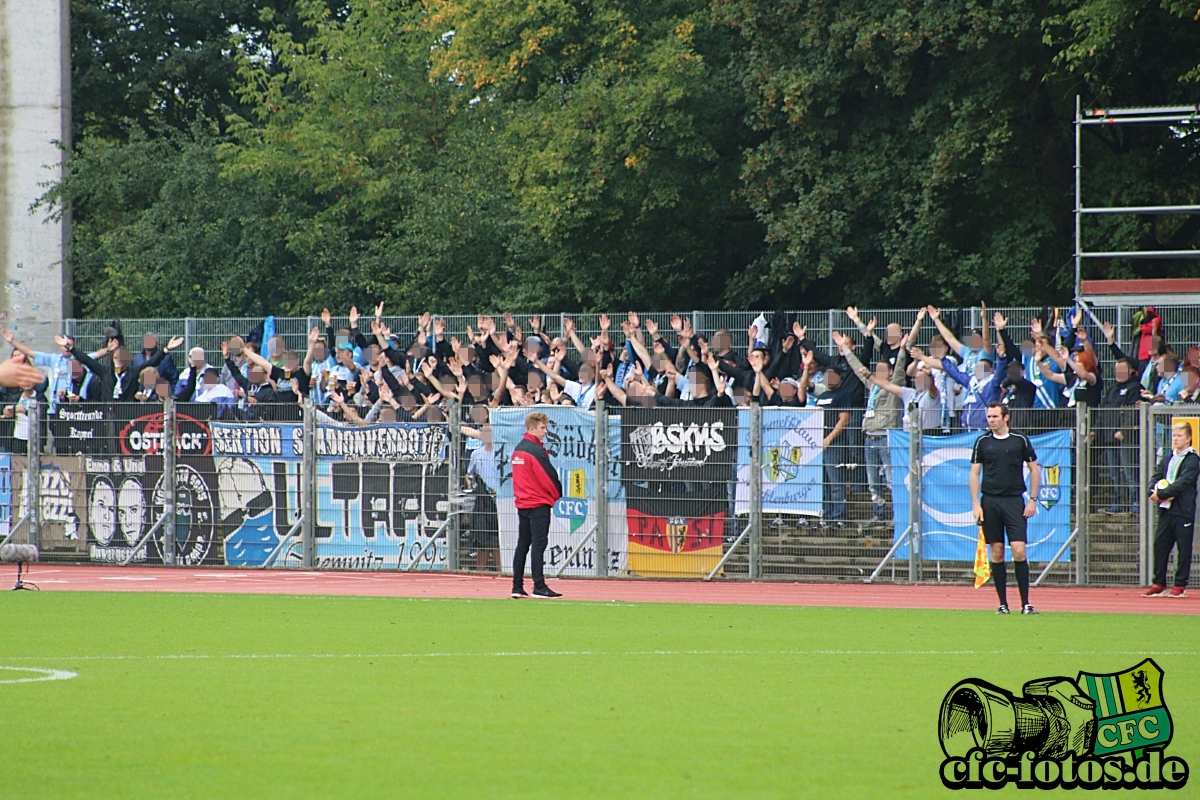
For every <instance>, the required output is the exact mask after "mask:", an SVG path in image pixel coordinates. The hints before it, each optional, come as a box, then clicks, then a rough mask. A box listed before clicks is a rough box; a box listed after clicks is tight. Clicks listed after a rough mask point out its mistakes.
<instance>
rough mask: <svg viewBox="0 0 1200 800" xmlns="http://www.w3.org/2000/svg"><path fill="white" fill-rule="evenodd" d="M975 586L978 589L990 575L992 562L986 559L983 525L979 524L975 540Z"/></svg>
mask: <svg viewBox="0 0 1200 800" xmlns="http://www.w3.org/2000/svg"><path fill="white" fill-rule="evenodd" d="M974 572H975V588H976V589H978V588H979V587H980V586H983V585H984V584H985V583H987V582H988V578H990V577H992V564H991V562H990V561H989V560H988V551H987V542H986V541H984V539H983V526H982V525H980V526H979V538H978V539H977V540H976V541H975V569H974Z"/></svg>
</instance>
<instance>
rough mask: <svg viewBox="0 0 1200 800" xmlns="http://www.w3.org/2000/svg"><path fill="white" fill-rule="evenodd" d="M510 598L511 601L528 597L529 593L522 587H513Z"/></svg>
mask: <svg viewBox="0 0 1200 800" xmlns="http://www.w3.org/2000/svg"><path fill="white" fill-rule="evenodd" d="M512 596H513V599H518V598H521V597H529V593H528V592H526V591H525V589H524V587H521V586H514V587H513V590H512Z"/></svg>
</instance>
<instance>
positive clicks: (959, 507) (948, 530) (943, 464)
mask: <svg viewBox="0 0 1200 800" xmlns="http://www.w3.org/2000/svg"><path fill="white" fill-rule="evenodd" d="M980 435H981V434H980V433H978V432H972V433H960V434H955V435H953V436H926V437H925V439H924V456H923V458H922V462H921V463H922V467H923V477H922V484H923V485H922V499H923V503H922V506H923V508H922V514H921V552H922V555H923V557H924V559H925V560H927V561H939V560H940V561H973V560H974V559H975V543H976V541H977V539H978V536H979V528H978V527H977V526H976V525H975V522H974V520H973V519H972V518H971V492H970V487H969V483H968V481H969V479H970V474H971V448H972V447H974V445H975V440H976V439H978V438H979V437H980ZM1072 436H1073V432H1072V431H1069V430H1063V431H1051V432H1049V433H1040V434H1037V435H1035V436H1030V437H1029V438H1030V441H1032V442H1033V449H1034V451H1035V452H1036V453H1037V463H1038V469H1040V470H1041V476H1040V477H1041V488H1040V490H1039V491H1038V498H1037V501H1038V503H1037V505H1038V508H1037V513H1036V514H1035V515H1034V517H1033V519H1031V520H1029V530H1028V545H1027V548H1028V549H1027V552H1028V558H1029V560H1030V561H1049V560H1050V559H1051V558H1053V557H1054V554H1055V553H1056V552H1058V548H1060V547H1062V545H1063V543H1064V542H1065V541H1066V540H1067V537H1068V536H1070V534H1071V503H1072V498H1071V469H1072V460H1071V459H1072V452H1073V447H1072V441H1071V440H1072ZM888 446H889V449H890V451H891V462H892V516H893V518H894V519H895V537H896V538H899V537H900V536H902V535H903V534H904V531H905V530H906V529H907V528H908V503H909V489H908V482H909V469H908V460H909V455H908V431H902V430H891V431H888ZM894 540H895V539H893V541H894ZM896 556H897V557H898V558H908V545H907V544H905V545H904V546H903V547H901V548H900V549H899V550H897V552H896ZM1069 558H1070V548H1068V549H1067V550H1066V551H1064V553H1063V556H1062V560H1067V559H1069Z"/></svg>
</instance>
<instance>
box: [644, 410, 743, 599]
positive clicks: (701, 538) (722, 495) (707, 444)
mask: <svg viewBox="0 0 1200 800" xmlns="http://www.w3.org/2000/svg"><path fill="white" fill-rule="evenodd" d="M737 464H738V417H737V412H736V411H734V410H733V409H710V408H625V409H622V410H621V482H622V484H623V486H624V489H625V500H626V504H627V506H626V507H627V519H628V525H629V544H628V547H629V560H628V569H629V572H630V573H632V574H635V575H642V576H646V577H697V576H704V575H707V574H708V573H710V572H711V571H712V570H713V569H714V568H715V567H716V565H717V563H718V562H719V561H720V560H721V556H722V555H723V553H724V542H725V538H726V537H727V536H730V535H731V533H732V535H736V532H731V525H730V503H731V500H732V499H733V488H734V484H735V480H736V475H737Z"/></svg>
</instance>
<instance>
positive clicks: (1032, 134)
mask: <svg viewBox="0 0 1200 800" xmlns="http://www.w3.org/2000/svg"><path fill="white" fill-rule="evenodd" d="M75 4H76V6H77V9H76V19H77V24H76V26H75V28H74V30H75V39H74V48H75V75H76V86H75V90H76V98H77V99H76V107H75V111H76V123H77V127H78V128H79V129H80V130H82V131H83V135H82V138H81V140H80V142H79V145H78V147H77V148H76V154H75V159H74V160H73V162H72V165H71V176H70V177H69V178H68V180H67V182H66V183H65V184H64V185H63V186H62V187H60V188H59V189H58V190H57V191H56V193H54V194H52V195H51V196H50V197H49V198H48V199H50V200H57V201H68V202H69V203H70V204H71V211H72V215H73V219H74V221H75V225H76V233H75V236H76V241H75V244H74V249H73V265H74V269H75V274H76V276H77V286H76V294H77V296H78V306H79V307H80V308H82V309H87V310H88V313H97V314H106V315H107V314H115V313H128V312H126V311H125V309H131V308H137V307H139V306H146V307H148V306H151V305H154V304H160V305H161V304H164V303H165V304H166V305H167V306H169V307H170V308H177V309H181V313H182V312H187V313H191V314H196V315H206V314H212V313H218V309H220V310H221V313H240V311H239V310H245V311H249V310H251V309H254V310H259V309H261V310H268V311H279V312H291V313H308V312H311V311H312V310H313V309H314V308H315V307H319V306H322V305H330V306H345V305H348V304H349V303H352V302H357V303H359V304H365V303H367V302H369V301H375V300H377V299H384V300H386V301H388V303H389V306H390V307H392V308H394V309H395V310H396V311H397V312H400V311H419V310H423V309H424V308H427V307H436V308H438V309H440V310H443V311H447V312H450V311H468V312H469V311H475V310H478V309H496V308H498V307H500V306H506V305H507V306H515V305H526V306H531V307H532V306H541V307H555V308H561V309H563V310H572V309H580V308H584V309H587V308H597V307H601V306H608V307H621V306H641V307H648V306H661V307H676V308H689V307H695V308H720V307H746V306H751V307H753V306H768V307H770V306H775V307H782V306H793V307H815V306H823V305H826V304H842V303H844V302H847V301H854V302H858V303H864V304H867V303H871V304H895V305H904V304H914V303H922V302H927V301H935V302H939V303H955V302H962V303H967V302H977V301H978V300H980V299H981V298H982V299H988V300H992V301H995V302H1000V303H1004V302H1009V303H1023V302H1033V301H1036V302H1039V303H1040V302H1042V301H1044V300H1045V299H1048V298H1049V297H1053V298H1055V299H1058V300H1062V299H1065V298H1066V297H1067V296H1069V293H1070V288H1071V280H1072V268H1071V252H1072V235H1073V229H1072V217H1071V211H1072V208H1073V202H1074V199H1073V190H1074V173H1073V169H1072V166H1073V165H1072V159H1073V151H1072V148H1073V145H1072V130H1071V124H1070V121H1071V118H1072V116H1073V114H1074V111H1075V109H1074V104H1075V96H1076V94H1079V95H1081V96H1082V97H1083V104H1084V106H1085V107H1088V106H1093V105H1157V104H1185V103H1193V102H1195V101H1196V99H1197V92H1200V89H1198V88H1197V86H1196V83H1195V78H1196V77H1197V72H1196V70H1197V63H1198V62H1200V58H1198V57H1197V55H1196V54H1197V52H1200V23H1197V21H1196V19H1195V8H1193V5H1194V4H1192V5H1185V4H1184V3H1183V1H1182V0H1156V2H1152V3H1148V4H1147V3H1144V2H1143V3H1139V2H1136V0H1037V2H1025V1H1024V0H987V1H986V2H974V3H961V2H948V1H947V0H901V2H899V3H892V4H881V3H878V2H869V0H829V1H828V2H822V3H812V2H798V0H788V1H787V2H779V1H778V0H770V1H769V2H768V0H664V2H659V3H636V2H630V1H629V0H529V2H521V3H516V2H512V0H423V2H412V1H411V0H350V1H349V2H344V3H343V2H323V1H321V0H290V1H288V2H285V0H203V2H188V3H184V2H183V0H136V1H135V0H124V2H121V3H114V2H109V0H75ZM139 130H146V131H149V132H150V134H149V135H143V134H141V133H133V132H135V131H139ZM168 131H175V133H172V134H171V135H168V136H163V133H164V132H168ZM158 138H162V139H164V140H165V141H162V142H159V141H157V139H158ZM109 142H117V143H114V144H109ZM1195 147H1196V145H1195V137H1194V136H1192V135H1190V133H1188V131H1186V130H1181V131H1176V132H1172V131H1168V130H1166V129H1158V130H1151V129H1148V128H1142V129H1134V128H1121V129H1108V128H1106V129H1096V128H1091V129H1088V130H1087V131H1086V134H1085V141H1084V152H1085V164H1086V169H1085V184H1084V198H1085V202H1086V203H1088V204H1091V205H1109V204H1134V203H1175V202H1189V203H1195V202H1200V199H1198V197H1197V194H1198V193H1197V188H1198V186H1197V182H1198V180H1200V174H1198V170H1197V164H1196V158H1195ZM159 159H163V160H167V161H168V162H171V161H174V162H178V163H159V161H158V160H159ZM184 162H186V163H188V164H195V165H196V166H195V168H194V171H188V172H186V173H185V172H184V171H183V170H181V169H180V168H179V164H181V163H184ZM110 170H121V171H122V172H123V174H120V175H110V174H106V172H107V171H110ZM172 220H176V221H178V220H186V221H187V223H186V224H182V225H180V229H179V230H178V231H176V230H170V228H171V227H172V225H174V224H176V223H172V222H171V221H172ZM200 220H203V221H204V227H203V228H201V223H200V222H199V221H200ZM201 230H204V231H206V232H207V233H206V234H205V235H201V234H200V231H201ZM217 232H219V234H218V233H217ZM247 236H248V237H250V238H248V239H245V240H243V238H242V237H247ZM1084 237H1085V242H1086V244H1087V246H1089V247H1104V248H1106V249H1107V248H1110V247H1122V248H1124V247H1128V248H1131V249H1137V248H1142V249H1167V248H1176V247H1192V246H1197V245H1198V244H1200V217H1197V218H1191V219H1185V218H1174V217H1157V218H1138V217H1132V218H1118V217H1112V218H1107V217H1106V218H1103V219H1097V220H1089V221H1088V223H1087V225H1086V227H1085V229H1084ZM235 240H236V241H239V242H243V244H242V245H240V246H231V243H232V242H233V241H235ZM193 248H195V249H194V251H193ZM1192 266H1194V265H1189V266H1188V267H1187V268H1191V267H1192ZM1097 269H1099V270H1100V272H1104V271H1107V273H1108V274H1110V275H1113V276H1132V275H1141V276H1154V275H1159V274H1164V271H1165V270H1175V272H1174V273H1173V274H1180V272H1179V270H1180V268H1179V266H1178V265H1177V264H1173V263H1171V262H1144V263H1143V262H1137V263H1125V264H1112V265H1099V266H1098V267H1097ZM247 270H252V273H251V274H247V273H246V272H245V271H247ZM126 272H128V273H129V278H128V279H126V278H125V277H123V276H124V275H125V273H126ZM118 276H122V277H118ZM216 276H230V277H231V278H232V283H233V284H234V286H247V285H249V286H260V287H261V290H259V289H256V290H255V291H254V292H245V291H242V290H241V289H240V288H229V287H218V286H217V281H218V278H217V277H216ZM221 280H225V278H221ZM175 284H177V285H178V287H181V288H176V289H170V288H168V287H169V286H172V285H175ZM196 285H200V286H201V287H202V289H200V290H196V289H192V288H190V287H195V286H196ZM208 287H211V288H208ZM152 291H153V294H150V292H152Z"/></svg>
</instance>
